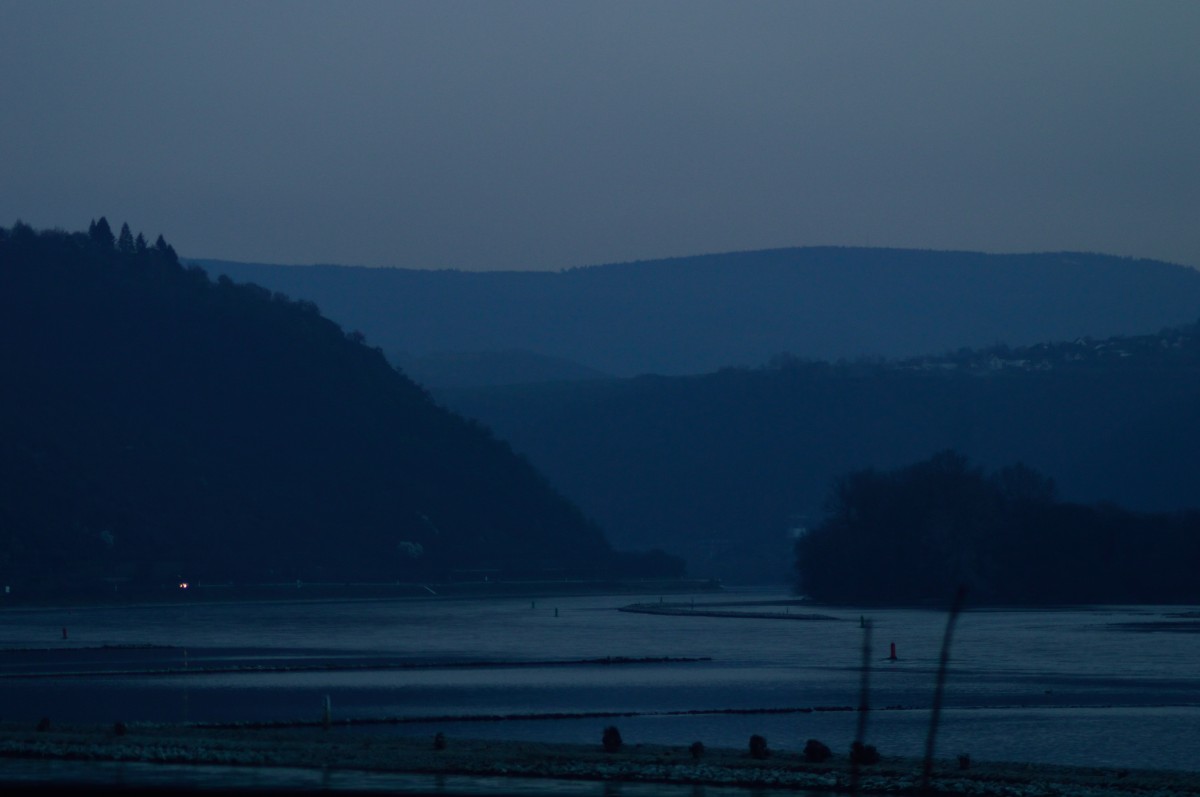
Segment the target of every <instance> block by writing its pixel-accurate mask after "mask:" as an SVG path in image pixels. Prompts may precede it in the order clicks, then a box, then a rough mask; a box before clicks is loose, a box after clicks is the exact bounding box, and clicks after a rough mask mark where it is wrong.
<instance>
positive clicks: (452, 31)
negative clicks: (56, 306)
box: [0, 0, 1200, 269]
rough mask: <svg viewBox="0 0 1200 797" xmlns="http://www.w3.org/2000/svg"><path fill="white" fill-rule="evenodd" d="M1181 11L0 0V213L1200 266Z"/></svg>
mask: <svg viewBox="0 0 1200 797" xmlns="http://www.w3.org/2000/svg"><path fill="white" fill-rule="evenodd" d="M1198 41H1200V3H1195V2H1191V1H1190V0H1181V1H1180V2H1151V1H1142V0H1139V2H1105V1H1104V0H1085V1H1082V2H1052V3H1047V2H1042V1H1041V0H1039V1H1038V2H1020V1H1018V0H1003V1H1002V2H927V1H926V0H910V1H909V2H897V3H883V2H872V3H866V2H852V1H849V0H838V2H786V3H745V2H706V1H705V0H690V1H689V2H652V1H646V2H609V1H608V0H605V2H475V3H460V2H446V1H445V0H438V2H428V3H398V2H355V3H333V2H320V3H317V2H299V1H291V2H253V3H247V2H215V1H214V0H204V1H203V2H183V1H180V2H175V1H173V2H170V3H162V2H158V0H153V1H151V2H105V3H83V2H49V1H47V0H36V1H34V2H26V1H24V0H0V76H2V78H3V79H2V80H0V108H3V124H0V153H2V154H3V157H0V223H3V224H6V225H7V224H10V223H12V222H13V221H15V220H16V219H18V218H19V219H23V220H25V221H27V222H29V223H31V224H33V225H34V226H37V227H55V226H59V227H65V228H70V229H79V228H82V227H85V226H86V225H87V223H88V221H89V220H90V219H91V218H92V217H94V216H98V215H101V214H103V215H107V216H108V218H109V220H110V221H113V222H114V223H117V224H119V223H120V222H121V221H123V220H129V221H130V222H131V223H132V224H133V226H134V227H135V229H142V230H144V231H145V232H146V234H147V235H148V236H151V237H153V236H154V235H156V234H158V233H160V232H161V233H163V234H164V235H166V237H167V238H168V240H170V241H171V242H172V243H174V244H175V246H176V248H177V249H179V251H180V252H181V253H182V254H184V255H187V256H196V257H216V258H227V259H237V260H259V261H269V262H286V263H313V262H336V263H349V264H365V265H393V266H405V267H453V268H467V269H492V268H518V269H524V268H529V269H547V268H562V267H568V266H575V265H586V264H593V263H601V262H610V261H620V260H632V259H646V258H655V257H663V256H670V255H686V254H696V253H702V252H713V251H727V250H737V249H757V248H765V247H776V246H793V245H817V244H845V245H871V246H905V247H922V248H934V249H978V250H983V251H1040V250H1062V249H1079V250H1089V251H1100V252H1107V253H1113V254H1119V255H1134V256H1143V257H1154V258H1160V259H1165V260H1171V261H1174V262H1180V263H1187V264H1190V265H1193V266H1200V223H1198V222H1197V220H1198V219H1200V147H1197V145H1196V142H1197V141H1200V102H1198V101H1197V97H1198V96H1200V95H1198V94H1197V87H1198V86H1200V47H1198V46H1197V42H1198Z"/></svg>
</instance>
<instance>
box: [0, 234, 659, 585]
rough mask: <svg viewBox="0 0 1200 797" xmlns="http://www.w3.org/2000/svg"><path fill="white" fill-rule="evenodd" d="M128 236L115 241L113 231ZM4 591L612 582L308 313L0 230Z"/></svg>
mask: <svg viewBox="0 0 1200 797" xmlns="http://www.w3.org/2000/svg"><path fill="white" fill-rule="evenodd" d="M127 239H128V240H127ZM0 368H2V369H3V373H4V391H3V396H2V399H0V400H2V407H0V583H3V584H4V585H11V586H12V587H13V589H14V590H19V591H21V592H23V593H28V592H33V591H40V592H43V593H46V594H50V593H55V594H57V593H65V592H68V591H86V590H90V589H95V588H97V587H99V588H102V589H107V590H109V591H111V590H113V589H119V588H134V587H136V586H138V585H143V586H145V585H151V584H162V583H166V582H170V581H172V580H175V579H180V578H183V579H191V580H193V581H230V580H235V581H239V582H243V581H245V582H261V581H290V580H295V579H303V580H308V581H322V580H332V579H357V580H385V581H395V580H401V579H405V580H407V579H439V578H453V577H456V573H457V574H459V576H457V577H466V576H464V575H462V571H474V572H475V573H488V572H491V573H496V572H501V573H505V574H510V575H512V574H520V575H526V576H533V577H561V576H562V575H564V574H573V575H610V574H615V573H619V572H629V571H630V570H636V569H637V568H639V567H641V568H643V569H644V570H647V571H655V570H656V569H657V571H658V572H661V571H662V569H663V568H664V567H665V568H666V569H667V570H669V569H671V566H672V564H673V563H671V562H670V561H668V560H665V559H662V558H657V559H656V558H654V557H649V558H645V557H643V558H638V557H633V556H622V555H618V554H615V553H614V552H613V551H612V550H611V549H610V547H609V545H608V543H607V542H606V541H605V539H604V536H603V535H602V533H601V531H600V529H599V528H598V527H597V526H596V525H594V524H593V523H591V522H589V520H588V519H586V518H585V517H584V515H583V514H582V513H581V512H580V511H579V510H578V509H577V508H576V507H575V506H574V505H573V504H571V503H570V502H568V501H567V500H566V499H564V498H563V497H562V496H561V495H559V494H558V493H556V492H555V491H554V490H552V489H551V488H550V487H549V486H548V485H547V483H546V482H545V480H544V479H543V478H542V477H541V476H540V475H539V474H538V473H537V472H536V471H535V470H534V469H533V468H532V467H531V466H530V465H529V463H528V462H526V461H525V460H524V459H522V458H521V457H518V456H516V455H514V454H513V453H512V451H511V450H510V449H509V447H508V445H507V444H505V443H503V442H500V441H498V440H496V439H495V438H494V437H493V436H492V435H491V434H490V433H489V432H488V431H487V430H486V429H484V428H483V427H482V426H480V425H479V424H478V423H474V422H470V421H466V420H464V419H463V418H461V417H458V416H455V415H453V414H452V413H450V412H448V411H445V410H443V409H441V408H439V407H438V406H436V405H435V404H434V403H433V402H432V401H431V400H430V398H429V396H428V395H427V394H426V393H425V392H424V390H422V389H421V388H420V387H418V386H417V385H415V384H413V383H412V382H411V381H409V380H408V379H407V378H406V377H404V376H403V375H401V374H400V373H398V372H397V371H395V370H394V369H393V368H392V367H390V366H389V365H388V363H387V362H386V360H385V359H384V357H383V355H382V353H381V352H380V351H378V350H377V349H372V348H369V347H367V346H366V345H364V343H363V341H362V337H361V335H358V334H356V333H352V334H349V335H347V334H344V333H343V331H342V330H341V329H340V328H339V327H338V326H337V325H336V324H335V323H333V322H332V321H330V320H329V319H327V318H325V317H324V316H322V315H321V314H320V313H319V312H318V310H317V307H316V306H315V305H314V304H312V303H310V302H303V301H301V302H294V301H291V300H289V299H287V298H286V297H284V296H283V295H281V294H278V293H274V294H273V293H271V292H270V291H267V290H266V289H264V288H260V287H257V286H252V285H235V284H234V283H232V282H231V281H230V280H228V279H227V278H222V279H220V280H218V281H217V282H215V283H214V282H212V281H210V280H209V278H208V277H207V275H206V274H205V273H204V272H203V271H202V270H201V269H199V268H195V267H193V268H183V267H182V266H181V265H180V263H179V261H178V258H177V257H176V255H175V252H174V250H173V249H171V247H170V246H169V245H167V244H166V243H165V242H164V241H162V239H161V237H160V238H159V242H158V244H157V245H155V246H148V245H146V243H145V239H144V238H143V237H142V236H140V235H139V236H138V237H137V239H136V240H135V239H133V237H132V236H131V235H129V234H128V228H127V227H126V228H124V229H123V230H122V234H121V236H120V237H119V238H117V236H114V235H113V233H112V231H111V229H110V228H109V227H108V224H107V222H105V221H104V220H103V219H102V220H101V221H100V222H99V223H93V225H92V228H91V231H90V232H89V233H65V232H58V231H49V232H36V231H34V230H32V229H31V228H29V227H27V226H25V225H22V224H17V225H14V226H13V227H12V228H11V229H2V228H0Z"/></svg>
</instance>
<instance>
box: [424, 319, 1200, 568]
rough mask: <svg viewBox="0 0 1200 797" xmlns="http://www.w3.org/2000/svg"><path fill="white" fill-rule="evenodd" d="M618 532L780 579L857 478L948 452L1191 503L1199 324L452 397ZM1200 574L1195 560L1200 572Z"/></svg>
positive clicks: (1131, 503) (1125, 493)
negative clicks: (799, 540)
mask: <svg viewBox="0 0 1200 797" xmlns="http://www.w3.org/2000/svg"><path fill="white" fill-rule="evenodd" d="M436 395H438V396H439V398H440V399H441V400H443V401H444V402H446V403H447V405H448V406H451V407H454V408H455V409H457V410H458V411H459V412H462V413H464V414H466V415H468V416H470V417H475V418H479V419H481V420H482V421H483V422H485V423H487V424H489V425H490V426H491V427H492V428H493V429H495V430H496V432H497V434H499V435H501V436H503V437H504V438H505V439H506V440H509V441H511V443H512V444H513V446H514V447H515V448H516V449H517V450H518V451H521V452H523V453H524V454H526V455H527V456H529V458H530V460H531V461H533V462H535V463H537V465H538V467H539V468H541V469H542V471H543V472H544V473H547V474H548V475H549V477H550V478H552V479H553V480H554V483H555V485H556V486H558V487H559V488H560V489H561V490H563V492H564V493H565V494H567V495H570V496H571V497H572V498H573V499H574V500H576V501H578V502H579V504H580V506H582V507H583V508H584V510H585V511H586V512H588V513H589V514H590V515H591V516H593V517H595V518H597V520H598V521H599V522H601V523H603V524H604V525H605V527H606V528H609V529H612V530H613V531H614V536H613V540H614V542H615V543H616V544H629V543H630V541H632V540H637V541H638V542H639V544H641V545H645V546H651V545H653V546H661V547H663V548H665V549H666V550H669V551H671V552H673V553H676V554H680V555H683V556H686V557H687V559H688V561H689V566H690V569H691V572H692V573H693V574H694V575H697V576H716V577H721V578H724V579H726V580H730V581H780V580H783V579H785V578H787V576H788V572H787V570H788V567H787V563H788V562H789V561H790V559H791V557H790V549H791V537H792V536H793V535H795V534H799V533H801V530H802V529H803V528H805V527H812V526H814V525H816V524H817V523H819V522H820V521H821V519H822V517H823V515H824V512H825V508H826V506H827V503H826V502H827V499H828V497H829V494H830V488H831V486H832V485H833V484H834V483H835V481H836V480H837V479H838V478H840V477H841V476H843V475H844V474H846V473H848V472H851V471H856V470H861V469H869V468H875V469H891V468H897V467H901V466H907V465H909V464H911V463H913V462H917V461H921V460H924V459H926V458H927V457H929V456H931V455H932V454H934V453H936V452H939V451H944V450H954V451H958V452H960V453H961V454H963V455H966V456H967V457H969V458H970V459H971V460H972V461H975V462H978V463H980V465H981V466H983V467H985V468H987V469H996V468H1002V467H1006V466H1010V465H1013V464H1014V463H1024V464H1025V465H1027V466H1029V467H1031V468H1034V469H1036V470H1037V471H1039V472H1041V473H1043V474H1046V475H1047V476H1049V477H1051V478H1053V479H1054V480H1055V482H1057V484H1058V486H1059V489H1060V494H1061V497H1062V498H1063V500H1065V501H1070V502H1078V503H1082V504H1094V503H1112V504H1115V505H1119V506H1122V507H1127V508H1129V509H1133V510H1138V511H1153V512H1172V511H1178V510H1183V509H1188V508H1194V507H1196V506H1197V503H1198V502H1197V498H1196V496H1197V495H1200V469H1198V468H1197V467H1196V460H1195V452H1196V451H1197V450H1200V414H1198V410H1197V408H1198V407H1200V326H1197V325H1194V324H1193V325H1186V326H1180V327H1173V328H1168V329H1165V330H1162V331H1160V332H1158V333H1155V334H1149V335H1139V336H1124V337H1115V338H1106V339H1080V340H1076V341H1066V342H1062V343H1054V344H1037V345H1033V346H1025V347H1009V346H995V347H988V348H985V349H980V350H964V351H961V352H956V353H954V354H950V355H944V356H936V357H920V358H910V359H904V360H894V361H884V362H855V363H842V364H837V363H828V362H820V361H809V360H805V359H803V358H795V357H791V358H789V357H779V358H776V360H775V361H774V362H773V363H772V364H771V365H770V366H767V367H760V368H754V369H735V368H728V369H723V370H721V371H719V372H716V373H712V374H707V375H699V376H689V377H662V376H643V377H638V378H634V379H626V380H612V381H607V382H595V381H593V382H575V383H559V384H546V385H525V386H508V387H491V388H476V389H470V390H450V389H446V390H439V391H436ZM1197 564H1198V566H1200V563H1197Z"/></svg>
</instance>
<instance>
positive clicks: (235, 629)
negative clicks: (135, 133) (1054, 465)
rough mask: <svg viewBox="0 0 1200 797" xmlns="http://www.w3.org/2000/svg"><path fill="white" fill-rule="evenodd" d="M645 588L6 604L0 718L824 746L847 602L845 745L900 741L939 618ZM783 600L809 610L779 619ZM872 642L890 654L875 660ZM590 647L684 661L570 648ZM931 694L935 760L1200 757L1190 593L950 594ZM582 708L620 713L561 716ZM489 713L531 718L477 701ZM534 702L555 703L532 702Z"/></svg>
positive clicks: (1166, 763) (892, 746)
mask: <svg viewBox="0 0 1200 797" xmlns="http://www.w3.org/2000/svg"><path fill="white" fill-rule="evenodd" d="M789 597H790V596H788V595H786V594H784V593H782V592H779V593H778V594H769V593H765V592H756V593H741V594H739V593H729V594H723V595H719V596H712V595H707V596H696V598H695V603H696V608H697V610H702V609H704V608H706V607H705V604H710V603H730V604H732V603H737V602H739V601H750V600H754V601H771V600H778V601H786V600H788V599H789ZM665 600H666V601H668V602H671V601H675V602H680V601H682V602H683V603H685V604H688V605H689V606H690V604H691V599H690V598H688V597H683V598H680V597H677V596H676V597H667V598H666V599H665ZM658 601H659V596H657V595H646V596H617V597H597V596H588V597H570V598H537V599H535V600H532V601H531V600H530V599H529V598H524V599H518V598H502V599H495V600H487V601H484V600H405V601H373V602H355V601H343V602H334V601H330V602H313V603H308V602H288V603H284V602H280V603H243V604H211V603H209V604H178V605H164V606H141V607H120V608H113V607H103V608H71V609H68V608H63V609H6V610H4V611H2V612H0V707H2V708H0V712H2V713H0V719H3V720H20V721H29V722H36V721H37V720H38V719H39V718H40V717H49V718H51V719H52V720H54V721H60V722H103V723H108V722H112V721H114V720H117V719H122V720H125V721H138V720H153V721H190V722H196V721H206V722H207V721H240V720H317V719H319V718H320V717H321V715H322V712H323V705H324V701H325V697H326V696H328V697H329V700H330V704H331V706H332V712H333V717H334V719H347V718H357V719H399V720H405V721H404V722H400V723H397V724H381V725H371V726H367V729H371V730H373V731H374V732H378V733H395V734H419V735H432V734H433V733H434V732H436V731H441V732H443V733H445V734H446V735H447V736H448V737H450V738H453V737H454V736H459V737H474V738H485V737H503V738H509V739H529V740H555V741H570V742H583V743H596V744H598V743H599V740H600V734H601V731H602V729H603V727H604V726H605V725H608V724H614V725H617V726H618V727H619V728H620V730H621V734H622V736H623V737H624V739H625V741H626V742H627V743H638V742H652V743H667V744H678V745H687V744H689V743H691V742H692V741H695V740H700V741H703V742H704V743H705V744H706V745H709V746H728V747H744V746H745V745H746V741H747V739H748V737H749V736H750V734H752V733H760V734H762V735H764V736H766V737H767V739H768V740H769V742H770V744H771V746H772V747H773V748H777V749H782V750H799V749H802V748H803V746H804V742H805V740H806V739H808V738H817V739H821V740H823V741H825V742H826V743H827V744H829V745H830V746H831V747H832V748H834V750H835V751H840V750H844V749H847V748H848V746H849V744H850V742H851V741H852V739H853V737H854V732H855V725H856V722H857V719H858V717H857V714H856V713H855V712H853V711H846V710H830V709H842V708H845V707H853V706H856V705H857V703H858V693H859V683H860V678H861V670H860V664H861V656H862V642H863V630H862V629H861V627H860V620H861V619H863V618H866V619H869V620H870V621H871V624H872V627H873V635H872V638H873V655H872V667H871V671H870V684H871V692H870V699H871V705H872V708H873V709H874V710H873V711H872V712H871V713H870V714H869V724H868V728H867V741H868V742H869V743H872V744H875V745H876V746H877V747H878V748H879V749H880V751H881V752H883V753H884V754H888V755H890V754H899V755H914V756H916V755H920V754H921V753H922V751H923V746H924V742H925V734H926V729H927V727H928V720H929V708H930V704H931V700H932V696H933V689H934V673H935V671H936V669H937V662H938V655H939V651H940V645H941V639H942V633H943V630H944V627H945V621H946V617H945V614H944V613H942V612H936V611H919V610H879V609H870V610H866V609H858V608H820V609H811V608H803V607H798V606H794V605H793V606H788V607H786V608H785V606H783V605H775V606H763V607H749V606H735V605H727V606H719V607H712V608H714V609H717V610H726V611H727V610H739V611H764V612H771V613H777V614H778V615H780V616H778V617H776V618H774V619H755V618H730V617H711V616H661V615H652V614H634V613H627V612H620V611H617V609H618V607H621V606H624V605H626V604H630V603H633V602H651V603H653V602H658ZM785 612H786V614H785ZM806 612H817V613H820V614H822V615H826V616H827V617H828V618H831V619H823V620H797V619H794V618H793V617H792V616H791V615H793V614H798V613H806ZM64 629H65V630H66V631H67V637H66V639H63V630H64ZM892 643H894V644H895V646H896V652H897V660H895V661H889V660H887V654H888V651H889V648H890V645H891V644H892ZM607 657H613V658H617V657H628V658H634V659H639V658H658V657H671V658H686V659H704V660H702V661H686V662H645V663H612V664H609V663H586V662H585V663H581V661H582V660H592V659H605V658H607ZM468 665H470V666H468ZM31 676H33V677H31ZM944 705H945V711H944V713H943V722H942V729H941V734H940V736H939V743H938V751H939V754H940V755H946V756H950V755H954V754H958V753H969V754H970V755H971V757H972V758H973V759H975V760H1019V761H1033V762H1046V763H1063V764H1080V765H1102V766H1110V767H1139V768H1140V767H1150V768H1171V769H1200V757H1197V756H1196V755H1195V751H1196V750H1197V749H1198V748H1200V609H1198V608H1196V607H1119V606H1115V607H1088V608H1078V609H1061V610H1020V611H1017V610H986V611H967V612H965V613H964V614H963V615H962V616H961V617H960V619H959V622H958V625H957V629H956V632H955V637H954V646H953V649H952V652H951V669H950V675H949V680H948V681H947V684H946V692H945V703H944ZM781 709H787V711H779V710H781ZM733 711H747V712H759V713H731V712H733ZM768 711H771V712H775V713H765V712H768ZM595 712H612V713H616V714H628V716H615V717H607V718H606V717H597V716H589V717H570V716H569V715H572V714H584V713H595ZM684 712H687V713H684ZM506 714H522V715H533V716H531V717H530V718H527V719H509V720H505V721H496V720H487V719H483V718H484V717H488V716H493V715H506ZM551 714H554V715H563V714H565V715H568V716H567V717H565V718H564V717H556V718H549V717H543V716H538V715H551ZM425 718H433V719H425ZM454 718H469V719H454ZM359 730H363V728H361V727H360V728H359Z"/></svg>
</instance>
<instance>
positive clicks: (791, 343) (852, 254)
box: [195, 247, 1200, 386]
mask: <svg viewBox="0 0 1200 797" xmlns="http://www.w3.org/2000/svg"><path fill="white" fill-rule="evenodd" d="M195 262H197V263H199V264H201V265H202V266H203V267H205V268H206V269H208V270H209V271H211V272H213V273H215V274H226V275H228V276H229V277H230V278H232V279H234V280H236V281H248V282H256V283H258V284H260V285H263V286H265V287H268V288H270V289H271V290H277V291H282V292H284V293H286V294H288V295H289V296H292V297H294V298H298V299H305V300H308V301H313V302H316V303H317V304H318V306H319V307H320V308H321V309H322V311H323V312H325V313H326V314H327V315H329V316H330V317H331V318H334V319H335V320H337V321H338V322H339V323H341V324H343V325H345V326H346V327H347V328H349V329H357V330H361V331H362V332H363V333H364V334H365V335H366V337H367V340H368V341H369V342H370V343H371V344H372V345H377V346H380V347H382V348H383V349H384V350H385V351H386V352H388V354H389V356H395V355H398V354H400V353H406V354H407V355H408V356H411V357H422V356H425V355H429V354H433V353H441V354H443V355H445V354H447V353H454V352H471V353H476V354H478V353H481V352H489V351H490V352H497V351H504V350H520V351H525V352H530V353H533V354H536V355H539V356H544V357H550V358H558V359H560V360H567V361H571V362H574V363H579V364H581V365H582V366H586V367H587V368H591V369H595V370H598V371H601V372H604V373H609V374H613V375H615V376H633V375H637V374H641V373H658V374H665V375H682V374H694V373H706V372H710V371H714V370H717V369H718V368H721V367H725V366H746V365H749V366H753V365H760V364H762V363H765V362H767V361H768V360H769V359H770V358H771V357H773V356H775V355H776V354H779V353H783V352H790V353H792V354H795V355H798V356H801V357H808V358H813V359H821V360H829V361H836V360H839V359H855V358H859V357H886V358H900V357H910V356H914V355H925V354H940V353H943V352H947V351H953V350H957V349H959V348H962V347H982V346H988V345H991V344H994V343H998V342H1003V343H1007V344H1010V345H1026V344H1033V343H1037V342H1040V341H1047V340H1073V339H1075V338H1078V337H1083V336H1091V337H1096V338H1103V337H1110V336H1114V335H1131V334H1144V333H1149V332H1154V331H1157V330H1158V329H1161V328H1162V327H1164V326H1168V325H1172V324H1181V323H1187V322H1190V321H1192V320H1193V319H1194V318H1195V317H1196V314H1197V311H1198V309H1200V271H1196V270H1194V269H1191V268H1188V267H1185V266H1179V265H1172V264H1169V263H1163V262H1160V261H1152V260H1132V259H1127V258H1119V257H1112V256H1108V255H1100V254H1083V253H1070V252H1067V253H1043V254H1014V255H989V254H981V253H977V252H941V251H925V250H907V249H861V248H836V247H813V248H792V249H773V250H763V251H756V252H732V253H727V254H711V255H700V256H695V257H681V258H672V259H666V260H654V261H641V262H632V263H619V264H608V265H599V266H590V267H584V268H575V269H570V270H566V271H560V272H463V271H420V270H406V269H386V268H361V267H345V266H328V265H323V266H278V265H265V264H250V263H233V262H224V261H213V260H197V261H195ZM435 386H437V385H435Z"/></svg>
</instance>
